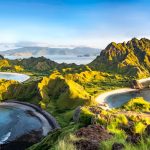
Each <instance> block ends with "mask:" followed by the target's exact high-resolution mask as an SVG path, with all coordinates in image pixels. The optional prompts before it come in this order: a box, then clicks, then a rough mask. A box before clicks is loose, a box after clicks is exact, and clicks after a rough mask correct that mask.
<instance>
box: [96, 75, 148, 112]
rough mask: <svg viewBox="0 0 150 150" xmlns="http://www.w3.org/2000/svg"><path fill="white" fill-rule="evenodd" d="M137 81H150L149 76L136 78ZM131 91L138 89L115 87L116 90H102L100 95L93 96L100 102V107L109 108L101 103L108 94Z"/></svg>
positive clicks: (103, 102)
mask: <svg viewBox="0 0 150 150" xmlns="http://www.w3.org/2000/svg"><path fill="white" fill-rule="evenodd" d="M137 81H138V82H139V83H143V82H146V81H150V77H149V78H145V79H139V80H137ZM133 91H138V89H132V88H120V89H116V90H111V91H107V92H104V93H102V94H100V95H98V96H97V97H96V98H95V101H96V102H97V103H99V104H102V108H104V109H110V108H109V106H103V104H105V99H106V98H107V97H108V96H111V95H114V94H121V93H127V92H133Z"/></svg>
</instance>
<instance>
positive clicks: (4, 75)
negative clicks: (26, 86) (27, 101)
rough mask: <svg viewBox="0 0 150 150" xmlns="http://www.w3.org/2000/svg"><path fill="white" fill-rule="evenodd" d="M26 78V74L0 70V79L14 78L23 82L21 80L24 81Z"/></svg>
mask: <svg viewBox="0 0 150 150" xmlns="http://www.w3.org/2000/svg"><path fill="white" fill-rule="evenodd" d="M28 78H29V76H27V75H25V74H17V73H7V72H6V73H5V72H0V79H6V80H16V81H19V82H23V81H26V80H27V79H28Z"/></svg>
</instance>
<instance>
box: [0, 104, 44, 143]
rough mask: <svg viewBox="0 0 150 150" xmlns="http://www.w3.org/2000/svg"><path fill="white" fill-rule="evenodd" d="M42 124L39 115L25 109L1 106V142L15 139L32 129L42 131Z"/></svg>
mask: <svg viewBox="0 0 150 150" xmlns="http://www.w3.org/2000/svg"><path fill="white" fill-rule="evenodd" d="M42 126H43V124H42V123H41V121H40V119H39V118H38V117H36V116H34V115H31V114H30V113H27V112H26V111H25V110H23V109H20V108H16V107H12V106H11V107H10V106H0V144H3V143H6V142H10V141H13V140H15V139H16V138H18V137H20V136H22V135H24V134H27V133H30V132H31V131H40V130H41V129H42Z"/></svg>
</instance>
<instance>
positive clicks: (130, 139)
mask: <svg viewBox="0 0 150 150" xmlns="http://www.w3.org/2000/svg"><path fill="white" fill-rule="evenodd" d="M126 141H127V142H130V143H132V144H138V143H139V142H140V141H141V135H140V134H139V133H136V134H133V135H128V137H127V139H126Z"/></svg>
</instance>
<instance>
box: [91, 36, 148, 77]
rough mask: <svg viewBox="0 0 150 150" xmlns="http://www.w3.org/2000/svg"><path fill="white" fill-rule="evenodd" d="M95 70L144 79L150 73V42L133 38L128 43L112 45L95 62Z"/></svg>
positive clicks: (93, 65)
mask: <svg viewBox="0 0 150 150" xmlns="http://www.w3.org/2000/svg"><path fill="white" fill-rule="evenodd" d="M89 65H90V66H91V67H92V68H93V69H96V70H101V71H107V72H112V73H120V74H126V75H129V76H136V77H139V78H140V77H144V76H148V75H149V73H150V40H148V39H145V38H142V39H140V40H138V39H136V38H133V39H132V40H130V41H128V42H123V43H118V44H117V43H115V42H112V43H110V44H109V45H108V46H107V47H106V48H105V49H104V50H103V51H102V52H101V53H100V56H98V57H97V58H96V59H95V60H94V61H93V62H91V63H90V64H89Z"/></svg>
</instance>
